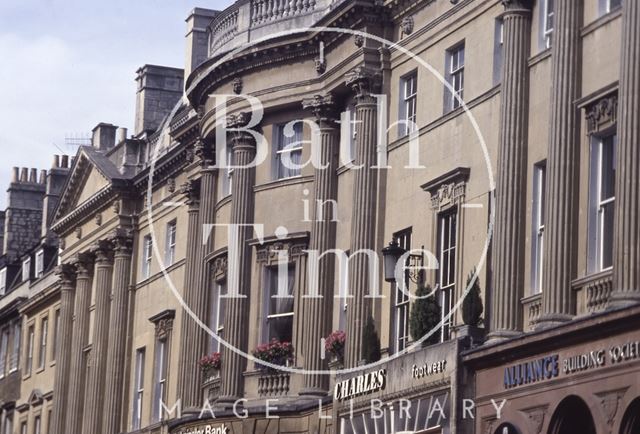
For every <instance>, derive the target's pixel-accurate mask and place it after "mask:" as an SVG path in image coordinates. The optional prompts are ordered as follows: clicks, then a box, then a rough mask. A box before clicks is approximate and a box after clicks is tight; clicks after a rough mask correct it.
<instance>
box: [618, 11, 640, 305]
mask: <svg viewBox="0 0 640 434" xmlns="http://www.w3.org/2000/svg"><path fill="white" fill-rule="evenodd" d="M618 94H619V96H618V131H619V137H618V149H617V161H616V167H617V173H616V202H615V239H614V244H615V248H614V257H613V261H614V262H613V289H614V293H613V295H612V300H611V305H612V307H621V306H626V305H630V304H635V303H638V302H639V301H640V223H639V220H640V148H639V146H640V118H639V117H638V113H640V4H639V3H638V1H633V0H625V1H624V2H623V4H622V55H621V56H620V90H619V92H618Z"/></svg>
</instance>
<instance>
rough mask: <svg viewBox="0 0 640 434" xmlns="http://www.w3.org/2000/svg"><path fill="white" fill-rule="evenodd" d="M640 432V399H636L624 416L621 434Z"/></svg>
mask: <svg viewBox="0 0 640 434" xmlns="http://www.w3.org/2000/svg"><path fill="white" fill-rule="evenodd" d="M637 432H640V398H636V399H634V400H633V401H632V402H631V404H629V407H627V411H625V412H624V416H622V423H621V424H620V434H635V433H637Z"/></svg>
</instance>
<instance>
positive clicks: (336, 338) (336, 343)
mask: <svg viewBox="0 0 640 434" xmlns="http://www.w3.org/2000/svg"><path fill="white" fill-rule="evenodd" d="M346 339H347V335H346V333H345V332H343V331H342V330H336V331H334V332H333V333H331V334H330V335H329V336H327V337H326V339H325V340H324V349H325V351H326V352H327V353H329V354H331V355H332V356H333V357H334V358H335V359H336V360H338V361H342V359H343V358H344V343H345V341H346Z"/></svg>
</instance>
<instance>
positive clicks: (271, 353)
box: [253, 338, 293, 370]
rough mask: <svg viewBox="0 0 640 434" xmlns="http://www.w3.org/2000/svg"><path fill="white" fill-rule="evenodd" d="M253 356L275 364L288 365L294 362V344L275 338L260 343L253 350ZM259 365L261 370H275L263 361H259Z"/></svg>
mask: <svg viewBox="0 0 640 434" xmlns="http://www.w3.org/2000/svg"><path fill="white" fill-rule="evenodd" d="M253 357H255V358H256V359H258V360H262V361H264V362H267V363H271V364H273V365H278V366H287V365H289V364H290V363H292V362H293V345H291V342H280V341H279V340H278V339H275V338H273V339H271V342H269V343H266V344H261V345H258V347H257V348H256V349H255V350H253ZM257 367H258V369H260V370H273V368H271V367H270V366H267V365H263V364H262V363H258V364H257Z"/></svg>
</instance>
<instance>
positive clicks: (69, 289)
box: [49, 264, 76, 434]
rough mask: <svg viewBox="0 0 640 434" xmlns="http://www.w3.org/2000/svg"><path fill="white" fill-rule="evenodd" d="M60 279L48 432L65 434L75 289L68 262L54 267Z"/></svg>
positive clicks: (71, 269)
mask: <svg viewBox="0 0 640 434" xmlns="http://www.w3.org/2000/svg"><path fill="white" fill-rule="evenodd" d="M56 274H57V275H58V278H59V280H60V320H59V321H60V322H59V324H58V327H59V329H58V335H57V342H56V343H57V345H58V347H57V348H55V349H54V351H55V352H56V372H55V378H54V380H53V381H54V383H53V384H54V386H53V412H52V414H51V417H52V421H51V429H50V430H49V432H50V434H65V433H66V432H67V431H66V429H65V419H66V418H65V416H66V415H65V412H66V409H67V397H68V391H69V378H70V371H69V368H70V366H69V365H70V363H69V362H70V359H71V357H70V356H71V336H72V334H73V298H74V295H75V290H76V281H75V269H74V268H73V266H71V265H68V264H63V265H60V266H59V267H58V268H57V269H56Z"/></svg>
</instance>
